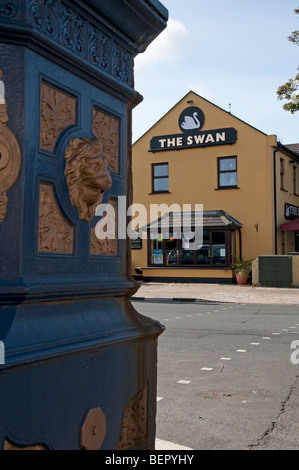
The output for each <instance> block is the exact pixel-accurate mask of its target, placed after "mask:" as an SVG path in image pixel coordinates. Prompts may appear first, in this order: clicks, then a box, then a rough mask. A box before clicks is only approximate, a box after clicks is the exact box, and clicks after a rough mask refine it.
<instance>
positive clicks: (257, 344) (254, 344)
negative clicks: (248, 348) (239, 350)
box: [250, 343, 261, 346]
mask: <svg viewBox="0 0 299 470" xmlns="http://www.w3.org/2000/svg"><path fill="white" fill-rule="evenodd" d="M250 344H252V345H253V346H259V345H260V344H261V343H250Z"/></svg>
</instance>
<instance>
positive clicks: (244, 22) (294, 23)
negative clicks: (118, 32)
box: [133, 0, 299, 145]
mask: <svg viewBox="0 0 299 470" xmlns="http://www.w3.org/2000/svg"><path fill="white" fill-rule="evenodd" d="M161 3H162V4H163V5H164V6H165V7H166V8H167V9H168V11H169V21H168V26H167V28H166V30H165V31H163V32H162V33H161V34H160V35H159V36H158V37H157V38H156V39H155V40H154V41H153V42H152V44H151V45H150V46H149V47H148V48H147V50H146V51H145V52H144V53H142V54H139V55H138V56H137V57H136V59H135V89H136V90H137V91H138V92H139V93H140V94H141V95H142V96H143V102H142V103H141V104H139V105H138V106H137V107H136V108H135V109H134V111H133V143H134V142H135V141H136V140H138V139H139V138H140V137H141V136H142V135H143V134H144V133H145V132H146V131H147V130H148V129H150V128H151V127H152V126H153V125H154V124H155V123H156V122H157V121H158V120H159V119H161V118H162V117H163V116H164V115H165V114H166V113H167V112H168V111H169V110H170V109H171V108H172V107H173V106H175V105H176V104H177V103H178V102H179V101H180V100H181V99H182V98H183V97H184V96H185V95H186V94H187V93H188V92H189V91H190V90H192V91H194V92H195V93H197V94H198V95H200V96H202V97H203V98H205V99H207V100H209V101H211V102H212V103H214V104H215V105H217V106H219V107H220V108H222V109H224V110H226V111H229V110H230V109H231V113H232V114H233V115H234V116H236V117H238V118H239V119H242V120H243V121H245V122H247V123H248V124H250V125H251V126H253V127H255V128H257V129H259V130H260V131H262V132H264V133H266V134H269V135H272V134H275V135H276V136H277V138H278V140H279V141H280V142H281V143H282V144H284V145H288V144H292V143H298V142H299V111H298V112H297V113H295V114H291V113H290V112H287V111H284V110H283V108H282V106H283V104H284V103H285V101H281V100H278V98H277V95H276V91H277V89H278V87H279V86H280V85H283V84H284V83H285V82H286V81H288V80H289V79H290V78H294V77H295V75H296V74H297V67H298V66H299V46H297V45H295V44H293V43H291V42H290V41H289V40H288V36H289V35H290V34H291V33H292V31H294V30H298V29H299V15H296V14H295V13H294V9H295V8H298V6H299V0H297V1H296V0H284V1H281V0H251V1H250V2H244V1H242V0H241V1H240V0H225V1H223V0H211V1H207V0H205V1H204V0H184V1H182V0H162V1H161Z"/></svg>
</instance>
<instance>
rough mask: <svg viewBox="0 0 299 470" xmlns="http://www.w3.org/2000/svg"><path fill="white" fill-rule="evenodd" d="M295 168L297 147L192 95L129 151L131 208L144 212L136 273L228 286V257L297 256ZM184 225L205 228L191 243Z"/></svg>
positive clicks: (135, 243) (298, 218)
mask: <svg viewBox="0 0 299 470" xmlns="http://www.w3.org/2000/svg"><path fill="white" fill-rule="evenodd" d="M298 164H299V145H298V144H292V145H287V146H286V145H282V144H281V143H279V142H278V140H277V137H276V136H275V135H267V134H265V133H264V132H261V131H260V130H258V129H256V128H254V127H253V126H251V125H249V124H247V123H246V122H244V121H242V120H240V119H239V118H237V117H236V116H233V115H232V114H231V113H230V112H227V111H225V110H223V109H221V108H219V107H218V106H217V105H215V104H213V103H211V102H209V101H208V100H206V99H204V98H203V97H201V96H199V95H198V94H196V93H194V92H192V91H190V92H189V93H188V94H187V95H186V96H185V97H184V98H183V99H182V100H181V101H179V102H178V103H177V104H176V105H175V106H174V107H173V108H172V109H171V110H170V111H169V112H168V113H166V115H165V116H163V117H162V118H161V119H160V120H159V121H158V122H157V123H156V124H155V125H154V126H153V127H151V128H150V129H149V130H148V131H147V132H146V133H145V134H144V135H143V136H142V137H141V138H140V139H138V140H137V141H136V142H135V143H134V145H133V203H134V204H142V205H143V206H145V208H146V213H147V214H148V215H147V220H146V221H145V223H143V224H140V223H138V224H137V226H135V227H134V228H135V230H136V233H137V234H138V238H137V239H136V238H135V240H132V274H133V276H134V277H136V278H138V279H143V280H144V281H152V282H154V281H161V282H163V281H166V282H174V281H177V282H188V281H189V282H217V283H218V282H221V283H231V282H233V280H234V273H233V271H232V269H231V264H232V261H233V259H234V256H237V257H242V258H245V259H255V258H256V257H258V256H260V255H275V254H288V253H294V252H299V181H298V180H299V170H298ZM153 208H155V209H156V211H153ZM157 209H158V211H157ZM133 215H134V214H133ZM184 219H185V220H188V224H187V225H188V226H189V227H190V231H189V232H190V233H193V234H195V233H197V232H198V230H199V228H200V226H201V227H202V232H201V239H200V240H198V244H197V245H196V242H195V243H194V241H193V244H192V245H190V243H192V239H191V238H190V237H191V235H190V236H188V234H186V230H185V225H184ZM136 220H137V219H136ZM138 222H139V221H138ZM133 226H134V224H133ZM198 233H199V232H198Z"/></svg>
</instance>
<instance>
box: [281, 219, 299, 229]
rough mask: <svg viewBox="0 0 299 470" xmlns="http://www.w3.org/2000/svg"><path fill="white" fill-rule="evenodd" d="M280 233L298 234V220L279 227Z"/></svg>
mask: <svg viewBox="0 0 299 470" xmlns="http://www.w3.org/2000/svg"><path fill="white" fill-rule="evenodd" d="M280 230H281V231H282V232H299V218H297V219H294V220H290V222H286V223H285V224H282V225H281V226H280Z"/></svg>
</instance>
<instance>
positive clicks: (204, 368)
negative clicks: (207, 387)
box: [200, 367, 213, 372]
mask: <svg viewBox="0 0 299 470" xmlns="http://www.w3.org/2000/svg"><path fill="white" fill-rule="evenodd" d="M200 370H206V371H208V372H209V371H211V370H213V367H202V368H201V369H200Z"/></svg>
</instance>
